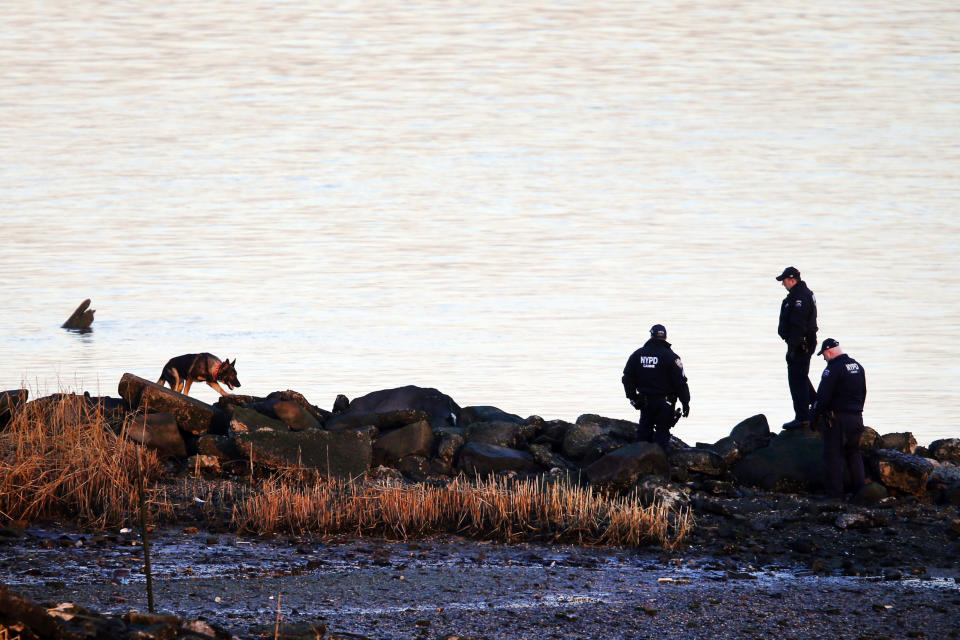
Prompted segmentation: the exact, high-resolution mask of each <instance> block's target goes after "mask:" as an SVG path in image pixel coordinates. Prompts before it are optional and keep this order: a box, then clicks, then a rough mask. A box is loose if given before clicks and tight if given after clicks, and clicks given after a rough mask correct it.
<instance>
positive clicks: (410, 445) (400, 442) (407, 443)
mask: <svg viewBox="0 0 960 640" xmlns="http://www.w3.org/2000/svg"><path fill="white" fill-rule="evenodd" d="M432 448H433V430H432V429H431V428H430V423H429V422H427V421H426V420H420V421H418V422H414V423H413V424H408V425H406V426H403V427H400V428H399V429H394V430H393V431H390V432H388V433H385V434H383V435H381V436H380V437H379V438H377V439H376V440H375V441H374V443H373V464H374V465H380V464H386V463H390V462H396V461H397V460H400V459H401V458H404V457H406V456H422V457H424V458H426V457H427V456H429V455H430V452H431V450H432Z"/></svg>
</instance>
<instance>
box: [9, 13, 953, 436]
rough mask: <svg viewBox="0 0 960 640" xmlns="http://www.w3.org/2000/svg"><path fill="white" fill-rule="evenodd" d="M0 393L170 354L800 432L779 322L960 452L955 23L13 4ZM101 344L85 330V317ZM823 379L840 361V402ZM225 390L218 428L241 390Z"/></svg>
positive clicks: (330, 377) (342, 385)
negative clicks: (634, 387)
mask: <svg viewBox="0 0 960 640" xmlns="http://www.w3.org/2000/svg"><path fill="white" fill-rule="evenodd" d="M0 18H2V24H3V27H2V29H0V158H2V163H0V234H2V252H0V276H2V305H0V389H4V388H13V387H17V386H19V385H20V384H21V383H23V384H26V385H27V386H28V387H30V388H31V389H32V391H33V393H34V394H40V393H45V392H53V391H58V390H61V389H63V390H89V391H91V392H92V393H102V394H106V395H116V394H117V390H116V385H117V382H118V380H119V378H120V376H121V375H122V374H123V373H124V372H132V373H135V374H138V375H141V376H144V377H147V378H153V379H155V378H156V377H157V376H158V374H159V372H160V368H161V367H162V365H163V364H164V362H166V360H167V359H168V358H170V357H171V356H174V355H178V354H181V353H187V352H194V351H211V352H213V353H216V354H218V355H220V356H221V357H231V358H232V357H236V358H237V368H238V370H239V372H240V380H241V381H242V383H243V386H242V388H241V389H240V391H241V392H248V393H252V394H266V393H268V392H270V391H273V390H277V389H295V390H298V391H300V392H302V393H304V394H305V395H306V396H307V397H308V398H309V399H310V400H311V401H313V402H314V403H316V404H318V405H320V406H323V407H327V408H329V407H330V405H331V404H332V402H333V400H334V398H335V397H336V395H337V394H338V393H344V394H346V395H348V396H349V397H355V396H358V395H362V394H365V393H367V392H370V391H373V390H376V389H382V388H387V387H394V386H400V385H404V384H417V385H421V386H433V387H436V388H438V389H440V390H441V391H444V392H446V393H448V394H450V395H451V396H453V398H454V399H455V400H456V401H457V402H458V403H460V404H461V405H474V404H493V405H497V406H499V407H501V408H503V409H505V410H507V411H511V412H514V413H518V414H520V415H524V416H526V415H530V414H538V415H541V416H543V417H545V418H564V419H568V420H572V419H574V418H576V417H577V416H578V415H579V414H581V413H588V412H589V413H600V414H603V415H607V416H611V417H622V418H634V417H636V414H635V412H634V411H633V410H632V409H631V408H630V406H629V405H628V404H627V401H626V400H625V399H624V397H623V391H622V387H621V385H620V374H621V370H622V367H623V365H624V362H625V361H626V359H627V357H628V355H629V354H630V353H631V352H632V351H633V349H635V348H636V347H637V346H639V345H640V344H641V343H642V342H643V341H644V340H645V338H646V335H647V334H646V332H647V330H648V328H649V326H650V325H651V324H653V323H655V322H661V323H663V324H665V325H666V326H667V328H668V330H669V333H670V339H671V341H672V342H673V343H674V347H675V349H676V350H677V352H678V353H680V354H681V356H682V357H683V360H684V363H685V365H686V368H687V372H688V375H689V378H690V384H691V389H692V394H693V401H692V403H691V405H692V412H691V416H690V418H689V419H687V420H685V421H682V422H681V423H680V425H678V427H677V429H676V433H677V435H678V436H680V437H681V438H683V439H684V440H687V441H689V442H691V443H693V442H695V441H698V440H699V441H712V440H715V439H717V438H719V437H720V436H722V435H726V433H727V432H728V431H729V429H730V427H731V426H733V424H735V423H736V422H737V421H739V420H740V419H741V418H744V417H746V416H749V415H752V414H755V413H765V414H766V415H767V416H768V418H769V419H770V422H771V424H772V425H773V426H775V427H778V426H779V424H780V423H781V422H784V421H786V420H788V419H789V418H791V417H792V414H791V409H790V400H789V392H788V389H787V383H786V371H785V364H784V361H783V355H784V347H783V344H782V343H781V341H780V340H779V338H778V337H777V335H776V323H777V314H778V308H779V303H780V300H781V299H782V297H783V295H784V291H783V289H782V288H781V287H780V285H779V283H777V282H776V281H775V280H774V276H776V275H777V274H778V273H779V272H780V271H781V269H782V268H783V267H785V266H787V265H790V264H793V265H796V266H797V267H799V268H800V270H801V271H802V272H803V275H804V278H805V279H806V280H807V281H808V283H809V285H810V287H811V288H812V289H813V290H814V292H816V294H817V298H818V301H819V309H820V317H821V322H820V325H821V333H820V336H821V338H824V337H835V338H837V339H839V340H840V342H841V344H842V345H843V346H844V347H845V348H846V350H847V351H848V352H849V353H851V354H852V355H853V356H854V357H855V358H857V359H858V360H860V361H861V362H862V363H863V364H864V366H865V367H866V369H867V372H868V385H869V396H868V403H867V409H866V412H865V419H866V422H867V423H868V424H870V425H872V426H874V427H875V428H877V429H878V430H880V431H881V432H889V431H900V430H912V431H913V432H914V433H915V434H916V435H917V438H918V440H920V441H921V443H922V444H926V443H927V442H929V441H930V440H933V439H936V438H941V437H955V436H960V415H958V414H960V390H958V383H960V365H958V363H957V355H958V347H960V339H958V337H957V329H958V325H960V303H958V299H957V294H956V274H955V273H954V272H955V270H956V266H957V260H958V253H960V216H958V211H957V203H958V202H960V181H958V180H960V145H958V144H957V141H958V138H960V136H958V134H960V74H958V73H957V69H958V68H960V39H958V34H960V5H957V4H956V3H952V2H932V1H929V0H919V1H917V2H911V3H907V4H905V5H904V4H900V5H898V4H895V3H890V2H887V1H879V0H877V1H868V0H852V1H851V2H844V3H826V2H813V3H811V2H809V1H803V2H799V1H797V2H794V1H785V2H776V3H773V2H770V3H766V2H764V3H756V2H733V1H715V2H703V3H682V2H681V3H677V2H657V1H654V2H643V3H638V2H634V1H622V2H621V1H611V0H596V1H591V2H585V1H584V2H581V1H578V0H577V1H571V2H556V3H547V2H531V3H489V2H482V3H481V2H464V3H454V2H429V1H419V0H414V1H413V2H406V3H396V2H380V1H377V0H370V1H367V2H350V1H346V2H338V3H328V2H313V1H307V2H280V1H267V0H260V1H256V0H231V1H230V2H222V1H217V0H211V1H210V2H200V3H198V2H192V1H191V2H187V1H184V0H172V1H168V2H164V3H160V4H155V5H145V4H144V3H131V2H117V1H111V0H98V1H96V2H93V1H89V0H76V1H74V2H69V3H67V2H48V3H34V2H30V3H27V2H13V3H6V4H4V5H3V7H0ZM87 297H89V298H92V299H93V307H94V308H95V309H97V314H96V318H97V320H96V322H95V323H94V328H95V330H94V332H93V333H91V334H87V335H78V334H73V333H69V332H66V331H64V330H61V329H60V328H59V325H60V324H61V323H62V322H63V321H64V320H65V319H66V317H67V316H68V315H69V314H70V312H71V311H72V310H73V308H74V307H75V306H76V305H77V304H79V303H80V301H81V300H83V299H84V298H87ZM821 369H822V362H821V361H819V359H818V360H815V361H814V363H813V367H812V371H811V377H812V378H813V379H814V380H816V378H817V377H818V376H819V372H820V370H821ZM194 389H196V390H197V392H196V395H197V396H198V397H200V398H201V399H204V400H207V401H212V400H214V399H215V398H216V395H215V394H214V392H213V391H212V390H210V389H208V388H206V387H203V388H202V389H200V388H199V387H196V386H195V387H194Z"/></svg>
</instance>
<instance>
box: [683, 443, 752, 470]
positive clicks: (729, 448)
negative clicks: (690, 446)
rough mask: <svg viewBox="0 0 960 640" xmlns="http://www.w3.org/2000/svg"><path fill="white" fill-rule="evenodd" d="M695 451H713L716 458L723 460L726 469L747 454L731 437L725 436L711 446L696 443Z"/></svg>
mask: <svg viewBox="0 0 960 640" xmlns="http://www.w3.org/2000/svg"><path fill="white" fill-rule="evenodd" d="M696 447H697V449H707V450H709V451H713V452H714V453H716V454H717V455H718V456H720V457H721V458H722V459H723V462H724V464H726V465H727V467H731V466H733V465H734V464H735V463H736V462H737V461H739V460H740V458H742V457H743V456H745V455H746V454H747V453H750V452H749V451H747V452H746V453H744V452H743V451H742V450H741V448H740V443H739V442H737V441H736V440H735V439H734V438H733V436H726V437H725V438H720V439H719V440H717V441H716V442H714V443H713V444H707V443H704V442H698V443H697V445H696Z"/></svg>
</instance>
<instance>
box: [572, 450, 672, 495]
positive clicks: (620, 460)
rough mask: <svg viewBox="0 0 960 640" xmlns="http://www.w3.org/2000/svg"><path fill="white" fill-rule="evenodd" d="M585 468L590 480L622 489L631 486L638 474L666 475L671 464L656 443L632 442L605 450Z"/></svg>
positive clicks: (596, 483)
mask: <svg viewBox="0 0 960 640" xmlns="http://www.w3.org/2000/svg"><path fill="white" fill-rule="evenodd" d="M584 471H585V473H586V475H587V479H588V480H589V481H590V482H591V484H594V485H597V486H599V487H603V488H605V489H610V490H614V491H623V490H627V489H629V488H630V487H632V486H633V485H634V483H636V481H637V479H638V478H640V477H641V476H646V475H651V474H655V475H660V476H668V475H669V474H670V465H669V463H668V462H667V456H666V454H665V453H664V452H663V449H661V448H660V446H659V445H656V444H653V443H651V442H635V443H633V444H628V445H626V446H623V447H620V448H618V449H616V450H615V451H611V452H610V453H607V454H606V455H604V456H602V457H601V458H599V459H598V460H596V461H595V462H594V463H593V464H591V465H590V466H588V467H587V468H586V469H584Z"/></svg>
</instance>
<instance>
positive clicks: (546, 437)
mask: <svg viewBox="0 0 960 640" xmlns="http://www.w3.org/2000/svg"><path fill="white" fill-rule="evenodd" d="M574 426H576V425H574V424H573V423H572V422H567V421H565V420H544V421H542V422H540V423H539V427H540V428H539V435H538V436H537V437H536V438H534V441H535V442H537V443H538V444H549V445H550V447H551V448H553V449H554V450H559V449H560V448H561V447H562V446H563V439H564V438H566V437H567V432H568V431H570V429H572V428H573V427H574Z"/></svg>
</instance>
